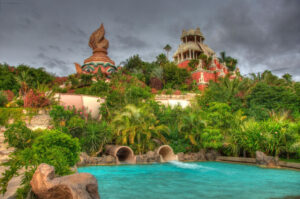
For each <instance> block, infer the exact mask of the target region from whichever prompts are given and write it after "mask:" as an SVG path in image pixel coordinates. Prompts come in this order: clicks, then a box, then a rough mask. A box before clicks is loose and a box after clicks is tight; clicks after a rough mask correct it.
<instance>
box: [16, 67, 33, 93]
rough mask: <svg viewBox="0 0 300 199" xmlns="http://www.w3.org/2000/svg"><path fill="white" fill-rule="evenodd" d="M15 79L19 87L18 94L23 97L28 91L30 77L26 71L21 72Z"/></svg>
mask: <svg viewBox="0 0 300 199" xmlns="http://www.w3.org/2000/svg"><path fill="white" fill-rule="evenodd" d="M15 78H16V81H17V82H18V83H19V84H20V85H21V88H20V91H19V92H20V94H21V95H22V96H24V95H25V94H26V93H27V92H28V90H29V86H28V82H29V80H30V76H29V75H28V71H22V72H21V74H20V75H19V76H16V77H15Z"/></svg>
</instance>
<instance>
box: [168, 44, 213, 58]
mask: <svg viewBox="0 0 300 199" xmlns="http://www.w3.org/2000/svg"><path fill="white" fill-rule="evenodd" d="M189 50H194V51H198V52H203V53H204V54H205V55H207V56H212V55H214V54H215V52H214V51H213V50H212V49H211V48H210V47H208V46H207V45H206V44H203V43H200V42H197V43H195V42H187V43H182V44H180V45H179V47H178V49H177V50H176V52H175V53H174V56H173V57H176V56H177V55H178V54H180V53H184V52H186V51H189Z"/></svg>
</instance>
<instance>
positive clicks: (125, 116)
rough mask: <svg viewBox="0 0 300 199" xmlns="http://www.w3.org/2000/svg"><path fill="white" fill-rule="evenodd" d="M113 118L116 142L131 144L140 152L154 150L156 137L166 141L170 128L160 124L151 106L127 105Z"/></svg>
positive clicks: (163, 141)
mask: <svg viewBox="0 0 300 199" xmlns="http://www.w3.org/2000/svg"><path fill="white" fill-rule="evenodd" d="M115 115H116V116H115V117H114V118H113V120H112V125H113V129H114V134H115V135H116V143H117V144H123V145H130V146H131V147H132V148H133V150H135V151H137V152H138V153H139V154H141V153H145V152H147V151H149V150H153V149H154V147H155V145H156V144H155V142H154V139H157V140H159V141H160V142H162V143H166V139H165V136H164V135H165V134H168V133H169V129H168V127H167V126H165V125H159V124H158V121H157V118H156V117H155V115H154V114H153V109H152V108H151V106H149V105H147V104H144V105H143V106H142V107H136V106H134V105H127V106H126V107H125V109H124V111H122V112H117V113H116V114H115Z"/></svg>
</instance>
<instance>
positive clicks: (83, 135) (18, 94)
mask: <svg viewBox="0 0 300 199" xmlns="http://www.w3.org/2000/svg"><path fill="white" fill-rule="evenodd" d="M167 49H169V48H166V51H167ZM201 59H203V60H204V59H205V60H206V62H207V64H209V62H210V59H209V58H207V57H202V58H201ZM220 60H221V61H222V62H225V63H227V65H230V67H231V68H230V70H234V69H235V67H236V63H237V61H236V60H235V59H233V58H231V57H226V56H225V53H224V54H222V56H221V57H220ZM195 63H196V61H191V63H190V67H191V68H193V67H195ZM2 80H3V81H2ZM54 92H69V93H74V92H75V93H78V94H87V95H94V96H99V97H103V98H105V99H106V100H105V103H103V104H102V105H101V108H100V113H101V117H100V118H98V119H92V118H91V117H90V116H89V114H88V113H87V112H86V110H75V109H74V108H72V107H69V108H65V107H62V106H58V105H56V104H55V102H54V101H53V98H52V96H53V93H54ZM185 92H195V93H197V94H198V95H197V96H196V97H195V100H194V101H193V102H192V105H191V106H190V107H187V108H181V107H180V106H176V107H165V106H163V105H160V104H159V103H158V102H156V101H155V94H160V93H162V94H172V93H173V94H174V93H175V94H176V93H177V94H179V93H185ZM0 106H6V108H0V111H1V114H0V124H1V125H7V121H8V118H11V117H13V118H14V120H15V121H16V122H15V123H14V124H12V125H10V126H8V129H7V131H6V132H5V138H6V141H7V142H8V143H9V145H10V146H13V147H15V148H16V151H15V152H14V153H13V154H12V155H11V159H10V160H9V161H8V162H7V163H5V165H8V166H10V169H9V170H7V171H6V172H5V174H4V177H3V178H2V179H1V180H0V186H1V191H2V192H4V191H5V190H6V185H7V182H8V180H9V179H10V178H11V177H12V176H13V175H15V174H16V173H17V172H18V170H19V169H20V168H22V167H25V168H27V172H26V173H25V178H24V182H23V184H24V187H23V189H20V190H19V198H22V197H23V196H24V195H25V194H26V193H27V192H26V191H28V189H29V188H30V187H29V180H30V177H31V175H32V174H33V172H34V170H35V168H36V166H37V165H38V164H40V163H41V162H46V163H49V164H51V165H53V166H54V167H55V169H56V172H57V173H58V174H60V175H65V174H69V173H70V167H72V166H73V165H74V164H75V163H76V161H77V160H78V154H79V152H80V151H84V152H87V153H88V154H90V155H92V156H98V155H101V154H103V152H104V146H105V145H106V144H122V145H128V146H130V147H132V149H133V150H134V151H135V153H136V154H142V153H145V152H147V151H149V150H154V149H155V148H156V147H157V146H159V145H161V144H170V145H171V146H172V148H173V149H174V151H175V152H176V153H178V152H185V153H188V152H197V151H199V150H206V151H209V150H216V151H218V152H219V153H221V154H222V155H228V156H244V157H254V156H255V152H256V151H257V150H260V151H263V152H265V153H266V154H268V155H272V156H279V157H280V158H284V159H290V158H291V159H299V157H300V112H299V111H300V110H299V107H300V82H295V81H293V80H292V77H291V75H289V74H285V75H283V76H282V78H280V77H277V76H275V75H273V74H272V73H271V72H270V71H265V72H263V73H262V74H260V73H258V74H252V75H251V76H249V77H242V76H238V77H237V78H235V79H233V80H230V78H229V77H228V76H226V77H225V78H221V79H219V80H218V82H210V84H209V86H208V88H207V89H206V90H205V92H202V93H201V92H200V91H199V90H198V88H197V85H196V84H195V82H193V81H192V80H191V74H190V72H189V71H188V70H186V69H180V68H178V67H177V66H176V64H175V63H173V62H170V61H168V59H167V57H166V56H165V55H164V54H160V55H158V56H157V57H156V60H155V61H153V62H151V63H149V62H145V61H143V60H141V58H140V57H139V56H138V55H135V56H133V57H131V58H129V59H128V60H126V62H124V67H123V68H121V69H119V70H118V71H117V72H116V73H114V74H112V76H111V78H110V80H109V81H107V79H106V77H104V76H102V75H101V74H96V75H70V76H69V77H64V78H54V77H53V76H52V75H50V74H48V73H46V72H45V71H43V70H42V69H32V68H29V67H27V66H22V65H21V66H19V67H17V68H13V69H12V68H11V67H8V66H7V65H0ZM11 107H15V108H11ZM16 107H22V108H23V107H29V108H30V110H31V112H34V111H33V110H34V108H39V107H50V116H51V117H52V119H53V129H51V130H44V131H41V130H37V131H32V130H30V129H28V128H27V127H26V126H25V124H24V123H22V122H20V120H22V119H23V116H22V115H23V114H22V113H23V112H22V109H20V108H16ZM2 113H3V114H2ZM14 113H16V114H14Z"/></svg>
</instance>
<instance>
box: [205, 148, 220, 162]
mask: <svg viewBox="0 0 300 199" xmlns="http://www.w3.org/2000/svg"><path fill="white" fill-rule="evenodd" d="M219 155H220V153H219V152H217V151H215V150H210V151H208V152H206V153H205V159H206V160H207V161H215V160H216V159H217V156H219Z"/></svg>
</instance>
